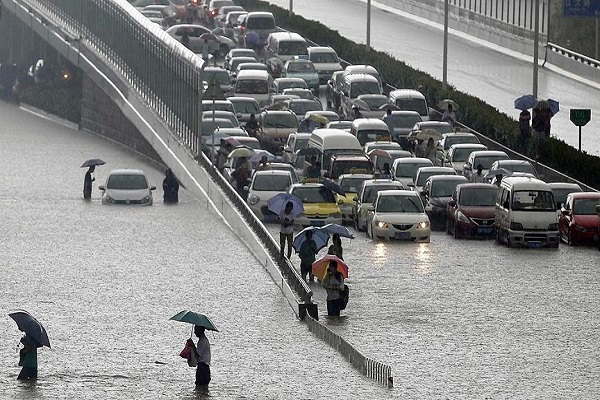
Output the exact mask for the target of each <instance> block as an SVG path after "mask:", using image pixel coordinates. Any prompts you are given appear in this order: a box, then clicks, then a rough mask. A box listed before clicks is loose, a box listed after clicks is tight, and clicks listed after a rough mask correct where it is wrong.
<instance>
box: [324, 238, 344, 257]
mask: <svg viewBox="0 0 600 400" xmlns="http://www.w3.org/2000/svg"><path fill="white" fill-rule="evenodd" d="M331 242H332V243H331V245H330V246H329V248H328V249H327V254H331V255H334V256H336V257H337V258H339V259H340V260H344V250H343V249H342V239H341V238H340V234H339V233H334V234H333V237H332V238H331Z"/></svg>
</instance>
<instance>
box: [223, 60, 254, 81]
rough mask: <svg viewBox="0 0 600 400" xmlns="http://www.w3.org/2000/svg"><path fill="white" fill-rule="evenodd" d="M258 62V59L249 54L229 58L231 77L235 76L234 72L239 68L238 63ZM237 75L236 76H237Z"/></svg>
mask: <svg viewBox="0 0 600 400" xmlns="http://www.w3.org/2000/svg"><path fill="white" fill-rule="evenodd" d="M257 62H258V61H256V60H255V59H254V57H249V56H235V57H232V58H231V59H230V60H229V64H228V65H227V67H228V69H229V76H230V77H233V76H234V75H233V74H234V73H235V70H236V69H237V67H238V65H240V64H244V63H257ZM237 75H239V71H238V74H237ZM237 75H235V76H237Z"/></svg>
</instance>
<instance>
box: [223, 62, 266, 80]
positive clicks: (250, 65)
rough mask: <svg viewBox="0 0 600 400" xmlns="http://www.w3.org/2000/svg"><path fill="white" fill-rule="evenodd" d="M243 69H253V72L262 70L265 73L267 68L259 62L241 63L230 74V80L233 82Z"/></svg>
mask: <svg viewBox="0 0 600 400" xmlns="http://www.w3.org/2000/svg"><path fill="white" fill-rule="evenodd" d="M245 69H254V70H262V71H266V70H267V66H266V65H265V64H263V63H261V62H243V63H239V64H238V65H237V67H236V69H235V70H234V71H232V72H231V79H232V80H234V79H235V77H236V76H237V75H238V74H239V73H240V71H243V70H245Z"/></svg>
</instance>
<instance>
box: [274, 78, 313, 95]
mask: <svg viewBox="0 0 600 400" xmlns="http://www.w3.org/2000/svg"><path fill="white" fill-rule="evenodd" d="M289 88H298V89H308V85H307V84H306V81H304V79H300V78H298V80H295V79H294V80H289V81H287V80H286V81H278V82H277V91H278V93H282V92H283V91H284V90H285V89H289Z"/></svg>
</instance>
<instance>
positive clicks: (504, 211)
mask: <svg viewBox="0 0 600 400" xmlns="http://www.w3.org/2000/svg"><path fill="white" fill-rule="evenodd" d="M495 220H496V241H497V242H498V243H502V242H504V243H506V244H507V245H508V246H509V247H511V246H521V247H533V248H536V247H555V248H558V243H559V241H560V239H559V234H558V213H557V211H556V205H555V203H554V195H553V193H552V188H551V187H550V186H549V185H548V184H547V183H546V182H544V181H541V180H539V179H536V178H527V177H507V178H503V179H502V182H501V183H500V189H499V190H498V197H497V199H496V216H495Z"/></svg>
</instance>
